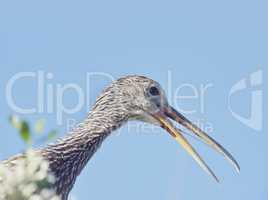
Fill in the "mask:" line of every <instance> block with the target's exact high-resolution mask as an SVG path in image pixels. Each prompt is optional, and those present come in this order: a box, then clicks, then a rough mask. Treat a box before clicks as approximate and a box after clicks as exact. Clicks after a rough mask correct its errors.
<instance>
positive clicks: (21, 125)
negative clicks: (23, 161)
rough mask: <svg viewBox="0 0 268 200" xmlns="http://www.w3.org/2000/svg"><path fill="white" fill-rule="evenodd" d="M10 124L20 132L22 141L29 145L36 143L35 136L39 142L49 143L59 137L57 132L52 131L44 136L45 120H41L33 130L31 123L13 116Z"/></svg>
mask: <svg viewBox="0 0 268 200" xmlns="http://www.w3.org/2000/svg"><path fill="white" fill-rule="evenodd" d="M9 122H10V124H11V125H12V126H13V127H14V128H15V129H16V130H17V131H18V132H19V135H20V137H21V139H22V140H23V141H24V142H25V143H26V144H27V145H28V146H31V145H32V144H33V143H34V138H35V137H34V136H36V137H37V138H38V139H37V141H41V142H47V141H50V140H52V139H54V138H55V136H56V135H57V131H56V130H51V131H49V132H48V133H47V134H44V132H45V131H44V130H45V120H44V119H39V120H37V121H36V123H35V124H34V126H33V130H34V131H32V129H31V128H30V125H29V123H28V122H27V121H26V120H23V119H20V118H19V117H18V116H16V115H12V116H10V118H9Z"/></svg>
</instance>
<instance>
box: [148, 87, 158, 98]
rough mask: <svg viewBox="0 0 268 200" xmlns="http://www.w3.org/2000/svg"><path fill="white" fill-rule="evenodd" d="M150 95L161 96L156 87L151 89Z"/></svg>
mask: <svg viewBox="0 0 268 200" xmlns="http://www.w3.org/2000/svg"><path fill="white" fill-rule="evenodd" d="M149 93H150V95H152V96H158V95H159V94H160V92H159V90H158V88H157V87H155V86H152V87H151V88H150V90H149Z"/></svg>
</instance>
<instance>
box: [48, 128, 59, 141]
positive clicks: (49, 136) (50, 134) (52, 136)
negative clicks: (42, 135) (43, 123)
mask: <svg viewBox="0 0 268 200" xmlns="http://www.w3.org/2000/svg"><path fill="white" fill-rule="evenodd" d="M56 135H57V131H56V130H52V131H50V132H49V133H48V135H47V141H50V140H53V139H54V138H55V137H56Z"/></svg>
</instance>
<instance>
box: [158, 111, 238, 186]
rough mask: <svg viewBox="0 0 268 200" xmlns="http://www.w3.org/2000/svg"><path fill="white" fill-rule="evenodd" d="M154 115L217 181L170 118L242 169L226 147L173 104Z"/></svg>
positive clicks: (236, 167)
mask: <svg viewBox="0 0 268 200" xmlns="http://www.w3.org/2000/svg"><path fill="white" fill-rule="evenodd" d="M153 117H154V118H155V119H156V120H157V121H158V122H159V123H160V125H161V127H162V128H164V129H165V130H167V131H168V132H169V133H170V135H171V136H172V137H174V138H175V139H176V141H177V142H178V143H180V144H181V145H182V147H183V148H184V149H185V150H186V151H187V152H188V153H189V154H190V155H191V156H192V157H193V158H194V159H195V161H196V162H197V163H198V164H199V165H200V166H201V168H202V169H203V170H205V171H206V172H207V173H208V174H210V175H211V176H212V177H213V178H214V179H215V180H216V181H217V182H219V179H218V178H217V177H216V175H215V174H214V173H213V171H212V170H211V169H210V168H209V167H208V165H207V164H206V163H205V161H204V160H203V159H202V158H201V156H200V155H199V154H198V153H197V151H196V150H195V149H194V148H193V147H192V146H191V144H190V143H189V142H188V141H187V139H186V138H185V137H184V136H183V135H182V131H181V130H180V129H178V128H176V127H175V126H173V125H172V123H171V122H170V120H169V119H168V118H170V119H172V120H174V121H176V122H178V123H179V124H180V125H182V126H184V127H185V128H187V129H188V130H190V131H191V132H192V133H193V135H194V136H197V138H199V139H200V140H202V141H203V142H205V143H206V144H208V145H209V146H210V147H211V148H213V149H214V150H215V151H217V152H218V153H220V154H222V155H223V156H224V157H225V158H226V159H227V160H228V161H229V162H230V163H231V164H232V165H233V166H234V167H235V169H236V171H237V172H239V171H240V167H239V165H238V163H237V162H236V160H235V159H234V158H233V156H232V155H231V154H230V153H229V152H228V151H227V150H226V149H224V148H223V147H222V146H221V145H220V144H219V143H218V142H216V141H215V140H214V139H213V138H211V137H210V136H209V135H207V134H206V133H205V132H204V131H202V130H201V129H200V128H198V127H197V126H196V125H194V124H193V123H192V122H190V121H189V120H188V119H187V118H185V117H184V116H183V115H182V114H180V113H179V112H178V111H176V110H175V109H174V108H172V107H171V106H167V107H165V108H164V109H163V111H161V112H159V113H157V114H153Z"/></svg>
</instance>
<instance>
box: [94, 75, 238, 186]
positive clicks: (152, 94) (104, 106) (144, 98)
mask: <svg viewBox="0 0 268 200" xmlns="http://www.w3.org/2000/svg"><path fill="white" fill-rule="evenodd" d="M94 109H98V110H106V111H107V110H108V111H109V112H108V113H110V116H111V117H112V118H114V119H116V120H117V121H122V118H124V120H125V121H127V120H140V121H144V122H147V123H151V124H154V125H157V126H160V127H162V128H163V129H165V130H166V131H167V132H168V133H169V134H170V135H171V136H172V137H173V138H174V139H175V140H176V141H177V142H178V143H179V144H180V145H181V146H182V147H183V148H184V149H185V150H186V151H187V152H188V153H189V154H190V155H191V156H192V157H193V159H194V160H195V161H196V162H197V163H198V164H199V165H200V166H201V168H202V169H204V170H205V171H206V172H207V173H208V174H210V175H211V176H212V177H213V178H214V179H215V180H216V181H218V178H217V177H216V176H215V174H214V173H213V171H212V170H211V169H210V168H209V167H208V165H207V164H206V163H205V162H204V160H203V159H202V157H201V156H200V155H199V154H198V153H197V151H196V150H195V149H194V148H193V147H192V146H191V144H190V143H189V142H188V141H187V139H186V138H185V137H184V135H183V133H184V132H183V131H182V130H181V129H179V128H176V126H174V125H173V122H175V123H178V124H179V125H181V126H182V127H184V128H186V129H188V130H189V131H190V133H191V134H193V135H194V136H195V137H196V138H198V139H200V140H202V141H203V142H205V143H206V144H208V145H209V146H210V147H212V148H213V149H214V150H216V151H217V152H218V153H220V154H222V155H223V156H224V157H225V158H226V159H227V160H228V161H230V163H231V164H232V165H233V166H234V167H235V169H236V170H237V171H239V170H240V167H239V165H238V163H237V162H236V160H235V159H234V158H233V156H232V155H231V154H230V153H229V152H228V151H227V150H226V149H224V147H222V146H221V145H220V144H219V143H218V142H216V141H215V140H214V139H213V138H211V137H210V136H209V135H208V134H207V133H205V132H204V131H202V130H201V129H200V128H198V127H197V126H196V125H195V124H193V123H192V122H191V121H190V120H188V119H187V118H186V117H185V116H183V115H182V114H181V113H179V112H178V111H176V109H174V108H173V107H172V106H171V105H169V103H168V101H167V98H166V96H165V92H164V90H163V89H162V88H161V86H160V84H159V83H157V82H156V81H154V80H152V79H149V78H147V77H144V76H136V75H133V76H126V77H124V78H120V79H118V80H117V81H115V82H113V83H112V84H111V85H110V86H109V87H108V88H106V89H105V90H104V92H103V93H102V95H101V96H100V97H99V98H98V100H97V102H96V105H95V108H94ZM105 113H107V112H105ZM111 113H115V114H113V115H112V114H111ZM172 121H173V122H172Z"/></svg>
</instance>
